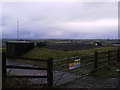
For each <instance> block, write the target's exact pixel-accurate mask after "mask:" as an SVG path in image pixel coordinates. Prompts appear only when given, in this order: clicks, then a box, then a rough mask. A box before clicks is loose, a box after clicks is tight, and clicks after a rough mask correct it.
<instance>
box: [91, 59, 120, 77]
mask: <svg viewBox="0 0 120 90" xmlns="http://www.w3.org/2000/svg"><path fill="white" fill-rule="evenodd" d="M117 69H120V62H116V61H111V62H110V63H107V64H105V66H104V67H102V68H99V69H97V71H95V72H93V73H91V75H92V76H94V77H97V78H110V77H120V73H118V72H117V71H116V70H117Z"/></svg>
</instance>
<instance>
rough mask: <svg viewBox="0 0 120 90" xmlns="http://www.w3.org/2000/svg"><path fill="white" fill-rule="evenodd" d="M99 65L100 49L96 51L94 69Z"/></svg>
mask: <svg viewBox="0 0 120 90" xmlns="http://www.w3.org/2000/svg"><path fill="white" fill-rule="evenodd" d="M97 67H98V51H95V52H94V70H96V69H97Z"/></svg>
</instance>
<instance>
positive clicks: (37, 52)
mask: <svg viewBox="0 0 120 90" xmlns="http://www.w3.org/2000/svg"><path fill="white" fill-rule="evenodd" d="M115 49H117V47H100V48H93V49H87V50H70V51H63V50H56V49H48V48H44V47H35V48H33V49H32V50H31V51H29V52H27V53H26V54H24V55H23V57H29V58H38V59H47V58H49V57H52V58H53V59H54V60H56V59H62V58H68V57H73V56H80V55H86V54H93V53H94V51H100V52H103V51H108V50H115Z"/></svg>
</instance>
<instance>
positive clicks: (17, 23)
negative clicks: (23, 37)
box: [17, 18, 19, 41]
mask: <svg viewBox="0 0 120 90" xmlns="http://www.w3.org/2000/svg"><path fill="white" fill-rule="evenodd" d="M18 40H19V19H18V18H17V41H18Z"/></svg>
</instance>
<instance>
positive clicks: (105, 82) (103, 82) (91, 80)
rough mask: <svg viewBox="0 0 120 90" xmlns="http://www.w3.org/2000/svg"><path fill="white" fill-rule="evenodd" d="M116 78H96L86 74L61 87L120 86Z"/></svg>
mask: <svg viewBox="0 0 120 90" xmlns="http://www.w3.org/2000/svg"><path fill="white" fill-rule="evenodd" d="M119 81H120V79H119V80H118V78H104V79H103V78H102V79H100V78H99V79H98V78H95V77H92V76H86V77H84V78H81V79H79V80H77V81H74V82H73V83H69V84H67V85H65V86H62V88H120V87H119V85H118V82H119Z"/></svg>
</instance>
